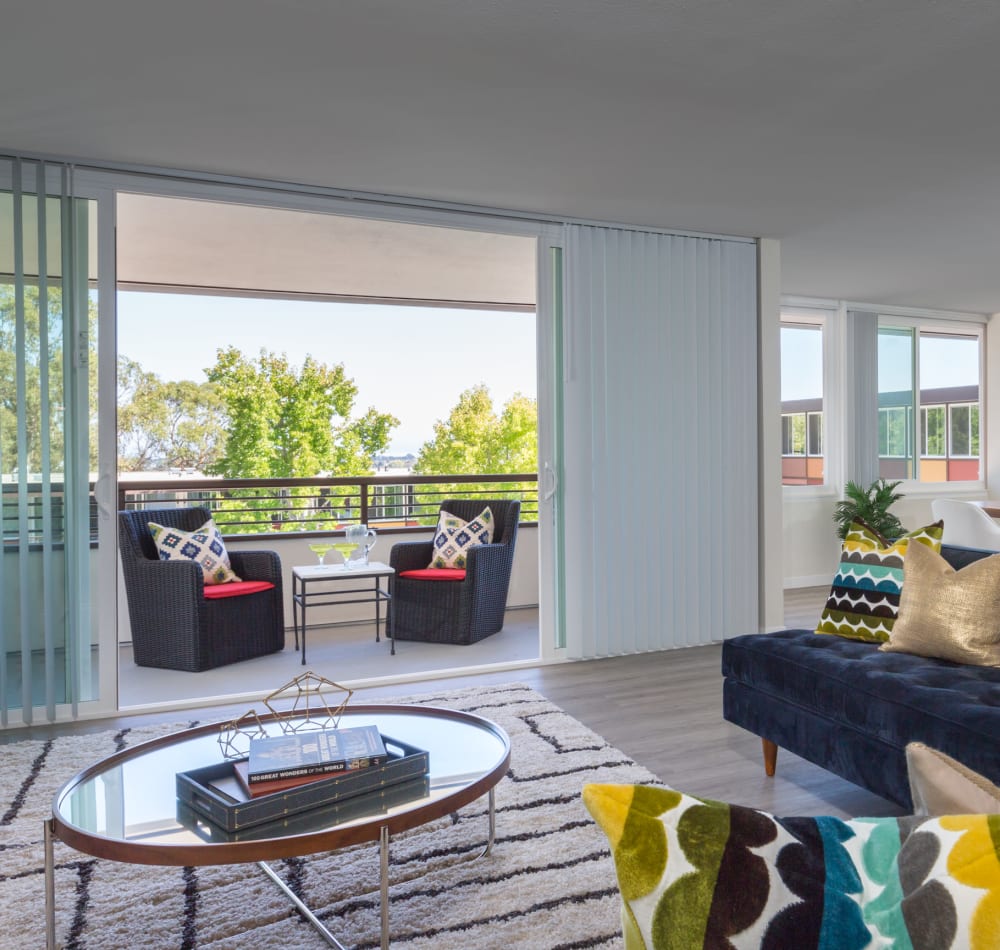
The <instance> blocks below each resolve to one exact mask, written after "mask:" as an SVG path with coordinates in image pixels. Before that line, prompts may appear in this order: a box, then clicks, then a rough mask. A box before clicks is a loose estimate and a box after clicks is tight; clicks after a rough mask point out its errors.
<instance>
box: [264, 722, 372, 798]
mask: <svg viewBox="0 0 1000 950" xmlns="http://www.w3.org/2000/svg"><path fill="white" fill-rule="evenodd" d="M386 758H387V756H386V751H385V744H384V743H383V742H382V736H381V735H379V731H378V728H377V727H376V726H351V727H349V728H346V729H321V730H317V731H314V732H291V733H286V734H284V735H280V736H267V737H264V738H255V739H251V740H250V758H249V763H248V766H247V781H248V782H249V783H250V784H251V785H253V784H256V783H258V782H272V781H275V780H276V779H288V778H295V777H297V776H303V775H325V774H328V773H333V772H344V771H347V770H348V769H361V768H367V767H368V766H372V765H381V764H382V763H384V762H385V761H386Z"/></svg>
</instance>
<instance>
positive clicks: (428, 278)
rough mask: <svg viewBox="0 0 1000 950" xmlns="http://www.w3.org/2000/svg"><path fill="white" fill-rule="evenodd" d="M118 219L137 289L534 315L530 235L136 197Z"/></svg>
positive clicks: (128, 198)
mask: <svg viewBox="0 0 1000 950" xmlns="http://www.w3.org/2000/svg"><path fill="white" fill-rule="evenodd" d="M3 209H4V206H3V202H2V200H0V222H2V221H3ZM115 220H116V224H117V227H118V233H117V264H118V271H117V277H118V285H119V286H120V287H125V288H127V289H130V290H149V289H152V290H156V289H161V288H165V289H173V290H176V289H178V288H183V289H184V290H186V291H194V292H197V291H206V292H209V293H230V292H232V291H236V292H238V293H239V292H243V291H247V292H252V293H254V294H255V295H257V294H260V293H262V292H263V293H264V294H274V295H277V296H282V297H289V296H295V297H301V296H307V295H313V296H319V297H326V296H330V295H336V296H337V297H339V298H347V299H355V300H366V301H379V300H388V301H392V302H396V303H398V302H400V301H404V300H406V301H409V302H411V303H416V304H420V305H431V306H436V305H442V306H475V307H479V308H481V307H484V306H485V307H492V308H498V309H512V308H513V309H528V310H534V308H535V286H536V280H535V241H534V240H533V239H531V238H526V237H516V236H514V235H509V234H489V233H485V232H482V231H466V230H458V229H455V228H442V227H428V226H426V225H421V224H401V223H399V222H397V221H373V220H371V219H369V218H354V217H348V216H344V215H332V214H311V213H308V212H305V211H289V210H286V209H283V208H259V207H248V206H246V205H239V204H223V203H220V202H214V201H193V200H187V199H180V198H163V197H158V196H152V195H130V194H123V195H121V196H120V197H119V199H118V209H117V215H116V219H115ZM53 230H54V229H53ZM2 264H3V255H2V253H0V268H2ZM2 272H3V271H2V269H0V273H2Z"/></svg>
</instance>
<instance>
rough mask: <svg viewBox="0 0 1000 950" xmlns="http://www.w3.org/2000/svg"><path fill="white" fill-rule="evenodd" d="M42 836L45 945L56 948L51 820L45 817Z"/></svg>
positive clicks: (51, 949) (50, 948) (54, 877)
mask: <svg viewBox="0 0 1000 950" xmlns="http://www.w3.org/2000/svg"><path fill="white" fill-rule="evenodd" d="M42 824H43V825H44V833H43V837H44V839H45V947H46V950H56V868H55V861H54V857H53V849H52V838H53V835H52V829H53V821H52V819H51V818H46V819H45V821H44V822H43V823H42Z"/></svg>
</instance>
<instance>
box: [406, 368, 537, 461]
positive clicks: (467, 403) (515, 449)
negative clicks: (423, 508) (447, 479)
mask: <svg viewBox="0 0 1000 950" xmlns="http://www.w3.org/2000/svg"><path fill="white" fill-rule="evenodd" d="M537 466H538V409H537V405H536V403H535V400H534V399H530V398H529V397H527V396H522V395H521V394H520V393H518V394H516V395H514V396H513V397H511V399H510V400H509V401H508V402H507V403H506V404H505V405H504V407H503V409H502V410H501V411H500V413H499V414H497V412H496V411H495V409H494V407H493V399H492V397H491V396H490V391H489V389H488V388H487V386H486V385H485V384H484V383H480V384H479V385H478V386H474V387H473V388H472V389H467V390H466V391H465V392H463V393H462V394H461V396H459V399H458V403H457V404H456V405H455V406H454V408H453V409H452V410H451V413H450V415H449V416H448V418H447V419H446V420H444V421H443V422H442V421H440V420H439V421H437V422H436V423H434V438H433V439H432V440H431V441H429V442H425V443H424V444H423V445H422V446H421V448H420V452H419V453H418V454H417V464H416V465H415V466H414V470H415V471H416V472H418V473H420V474H421V475H451V474H476V473H478V472H489V473H502V472H533V471H535V469H536V468H537Z"/></svg>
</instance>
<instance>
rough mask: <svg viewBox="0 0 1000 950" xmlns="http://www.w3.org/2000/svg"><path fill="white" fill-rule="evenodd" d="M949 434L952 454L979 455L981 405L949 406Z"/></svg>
mask: <svg viewBox="0 0 1000 950" xmlns="http://www.w3.org/2000/svg"><path fill="white" fill-rule="evenodd" d="M948 435H949V438H950V439H951V451H950V453H949V454H950V455H953V456H955V457H957V458H978V457H979V406H972V405H969V406H956V405H953V406H949V407H948Z"/></svg>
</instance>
